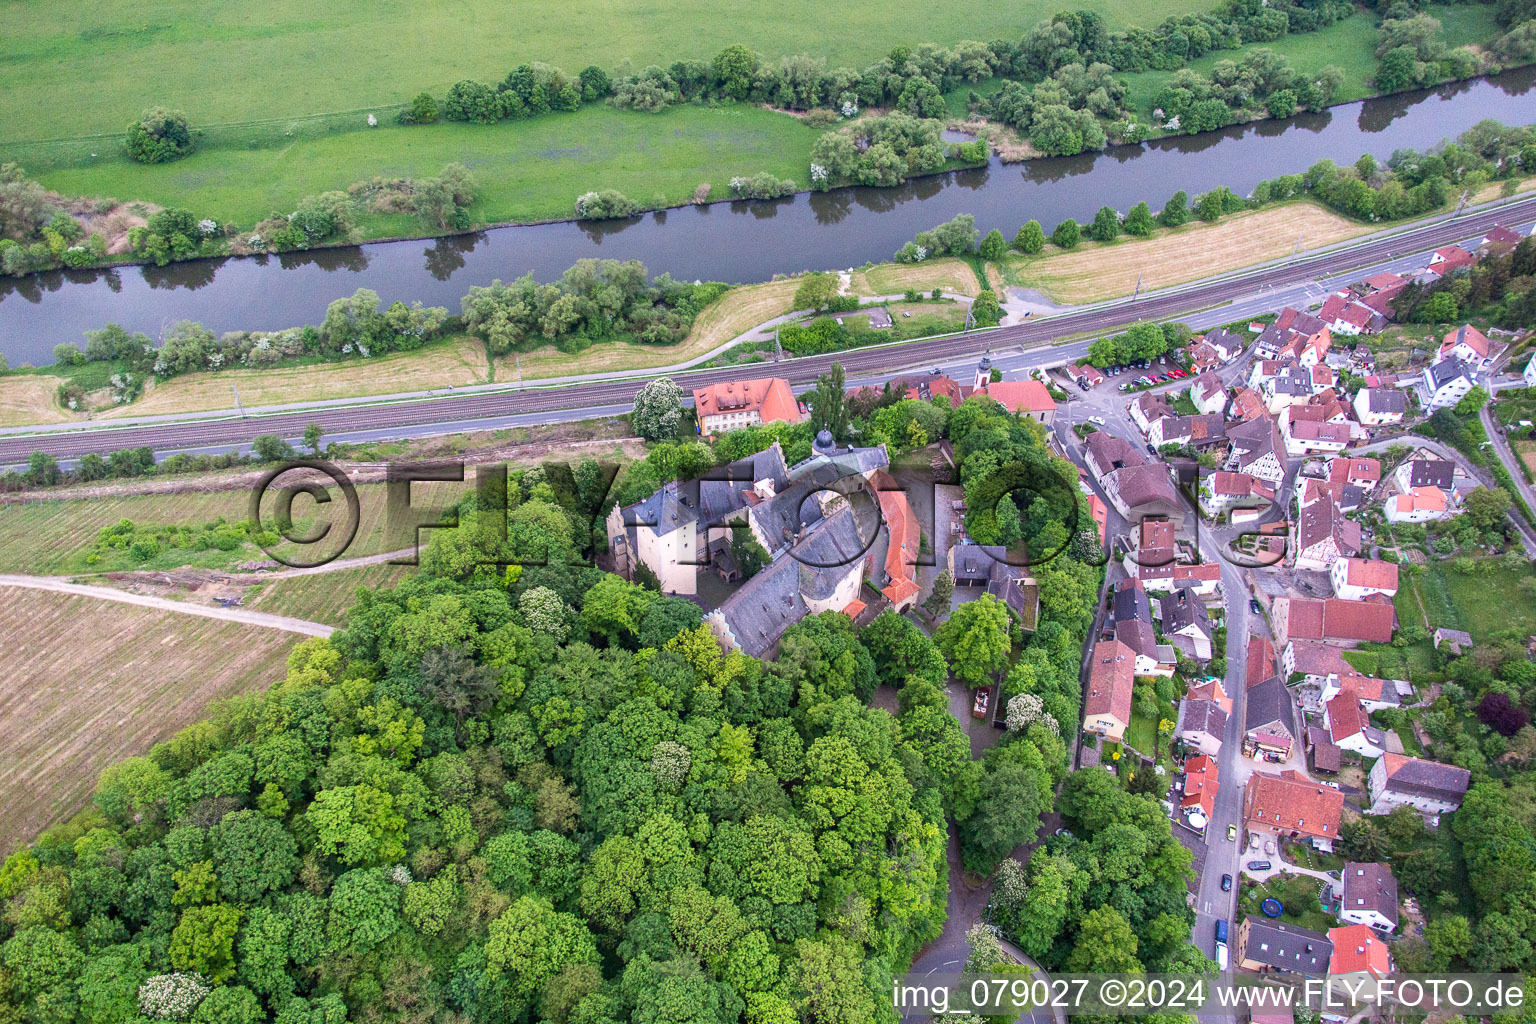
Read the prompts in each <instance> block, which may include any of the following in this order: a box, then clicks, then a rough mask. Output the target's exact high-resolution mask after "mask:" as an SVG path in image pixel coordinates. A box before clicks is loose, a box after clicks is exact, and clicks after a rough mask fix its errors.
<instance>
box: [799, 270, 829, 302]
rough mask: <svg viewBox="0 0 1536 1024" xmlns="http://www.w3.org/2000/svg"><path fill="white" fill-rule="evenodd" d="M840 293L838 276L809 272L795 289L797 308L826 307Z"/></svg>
mask: <svg viewBox="0 0 1536 1024" xmlns="http://www.w3.org/2000/svg"><path fill="white" fill-rule="evenodd" d="M837 293H838V287H837V278H836V277H834V276H833V275H831V274H828V273H816V274H807V275H805V277H803V278H801V279H800V286H799V287H798V288H796V289H795V308H796V309H809V310H813V311H814V310H822V309H826V308H827V305H828V303H830V302H831V301H832V300H833V299H834V298H835V297H836V296H837Z"/></svg>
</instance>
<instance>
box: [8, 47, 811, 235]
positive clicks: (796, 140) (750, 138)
mask: <svg viewBox="0 0 1536 1024" xmlns="http://www.w3.org/2000/svg"><path fill="white" fill-rule="evenodd" d="M0 67H9V68H14V64H12V65H0ZM3 78H4V76H3V74H0V81H3ZM0 120H3V117H0ZM818 134H819V132H818V131H817V130H816V129H813V128H808V127H806V126H805V125H803V124H802V123H800V121H798V120H796V119H795V118H792V117H788V116H785V115H783V114H779V113H775V112H773V111H770V110H764V109H762V108H759V107H753V106H748V105H745V104H742V105H730V106H724V107H714V108H711V107H701V106H677V107H671V108H668V109H667V110H665V111H663V112H662V113H659V114H644V113H637V112H634V111H624V110H616V109H614V108H612V107H607V106H587V107H583V108H582V109H581V110H579V111H577V112H575V113H571V114H561V115H558V116H554V115H551V116H548V117H542V118H534V119H532V120H528V121H504V122H501V123H498V124H495V125H467V124H448V123H440V124H434V125H420V126H415V127H402V126H399V125H395V124H381V125H380V126H379V127H378V128H376V129H373V130H371V131H358V132H349V133H346V134H341V135H330V136H325V137H321V138H301V139H296V140H295V141H293V142H291V143H289V144H288V145H284V146H280V147H277V146H274V147H264V148H256V149H248V148H236V147H229V148H207V149H204V150H201V151H199V152H196V153H193V154H192V155H191V156H189V157H187V158H186V159H184V160H179V161H177V162H176V163H174V164H160V165H153V166H151V165H145V164H136V163H133V162H131V161H129V160H128V159H127V158H126V157H122V156H119V155H117V154H116V153H115V151H114V152H112V153H111V154H110V155H109V153H108V151H107V150H108V148H109V147H110V146H111V145H112V144H111V143H107V142H103V143H102V147H103V148H102V151H101V158H100V159H99V160H95V161H89V165H88V166H72V167H59V168H56V169H52V170H47V169H40V170H39V171H38V173H37V177H38V178H39V180H41V181H42V182H43V184H44V185H46V186H48V187H49V188H51V189H55V190H57V191H59V192H61V193H63V194H65V195H83V196H92V197H114V198H119V199H123V200H130V199H132V200H147V201H149V202H154V203H159V204H161V205H172V204H174V205H176V206H181V207H185V208H186V209H189V210H192V211H194V212H196V213H197V214H198V216H205V217H213V218H214V219H216V220H219V221H228V222H232V223H235V224H240V225H243V226H250V225H252V224H255V223H256V222H257V221H258V220H260V219H262V218H263V217H266V216H267V215H268V214H271V213H273V212H284V213H286V212H288V211H290V210H292V209H293V207H294V205H295V203H296V202H297V201H298V199H299V198H300V197H302V196H306V195H313V194H316V193H319V192H324V191H327V190H330V189H345V188H346V187H347V186H348V185H350V184H351V183H352V182H355V181H362V180H365V179H369V178H372V177H374V176H375V175H383V176H386V177H390V176H406V177H409V176H424V175H435V174H437V173H438V172H439V171H441V170H442V168H443V166H444V165H445V164H448V163H452V162H454V161H457V162H459V163H462V164H464V165H465V166H466V167H468V168H469V169H470V171H471V172H472V173H473V174H474V175H475V178H476V180H477V182H478V183H479V186H480V198H479V199H478V200H477V201H476V202H475V204H474V206H472V207H471V208H470V211H469V212H470V217H471V219H472V220H473V221H475V222H476V223H484V224H498V223H503V222H508V221H517V222H528V221H539V220H554V219H559V218H568V217H570V216H571V214H572V204H573V203H574V202H575V200H576V197H577V196H578V195H580V194H581V193H583V192H586V191H588V190H590V189H603V188H616V189H618V190H619V191H621V192H623V193H625V194H626V195H628V196H629V197H630V198H631V199H634V200H635V201H636V202H640V203H645V204H647V205H654V206H675V205H679V204H681V203H684V202H687V201H688V200H689V198H690V197H691V196H692V195H693V192H694V189H695V188H697V187H698V186H699V184H700V183H701V182H709V183H711V185H712V187H713V191H712V195H713V196H714V197H715V198H717V199H719V198H724V197H726V196H727V195H728V193H727V184H728V183H729V181H730V179H731V178H732V177H733V176H735V175H740V174H746V175H750V174H753V173H756V172H757V171H771V172H773V173H774V174H775V175H777V176H778V177H780V178H791V179H793V180H795V181H796V182H798V183H799V185H800V186H801V187H802V188H804V187H806V186H807V185H808V181H809V179H808V175H809V173H810V153H811V146H812V144H813V143H814V142H815V141H816V137H817V135H818ZM0 152H3V144H0ZM359 226H360V228H361V230H362V233H363V235H364V236H365V237H367V238H379V237H389V236H393V235H400V234H427V233H429V232H428V231H426V230H424V229H425V227H426V226H425V225H424V224H422V223H421V222H419V221H417V220H416V219H415V218H413V217H401V216H399V215H380V214H365V215H363V216H362V217H361V218H360V222H359Z"/></svg>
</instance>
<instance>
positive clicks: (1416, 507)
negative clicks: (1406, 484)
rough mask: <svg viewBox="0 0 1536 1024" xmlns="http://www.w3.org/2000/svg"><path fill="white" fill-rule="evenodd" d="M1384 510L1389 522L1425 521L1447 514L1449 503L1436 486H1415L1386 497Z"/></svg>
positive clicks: (1442, 517) (1448, 512) (1440, 517)
mask: <svg viewBox="0 0 1536 1024" xmlns="http://www.w3.org/2000/svg"><path fill="white" fill-rule="evenodd" d="M1384 511H1385V512H1386V515H1387V522H1389V523H1427V522H1430V521H1431V520H1435V519H1444V518H1446V517H1447V516H1449V515H1450V514H1451V513H1450V504H1449V503H1448V502H1447V501H1446V500H1445V492H1444V491H1442V490H1441V489H1440V488H1438V487H1415V488H1412V489H1411V490H1408V491H1405V492H1404V493H1402V494H1394V495H1392V497H1390V498H1388V499H1387V501H1386V505H1385V508H1384Z"/></svg>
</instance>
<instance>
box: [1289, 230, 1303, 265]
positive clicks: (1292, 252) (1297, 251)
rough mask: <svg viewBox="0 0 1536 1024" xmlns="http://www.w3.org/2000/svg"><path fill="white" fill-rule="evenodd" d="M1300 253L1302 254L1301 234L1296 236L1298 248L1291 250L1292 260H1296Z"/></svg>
mask: <svg viewBox="0 0 1536 1024" xmlns="http://www.w3.org/2000/svg"><path fill="white" fill-rule="evenodd" d="M1299 252H1301V235H1300V234H1298V235H1297V236H1296V248H1294V249H1292V250H1291V259H1295V258H1296V254H1297V253H1299Z"/></svg>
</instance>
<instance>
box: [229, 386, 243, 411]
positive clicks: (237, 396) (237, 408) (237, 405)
mask: <svg viewBox="0 0 1536 1024" xmlns="http://www.w3.org/2000/svg"><path fill="white" fill-rule="evenodd" d="M229 389H230V390H231V391H233V392H234V393H235V412H238V413H239V414H240V418H241V419H245V409H244V407H242V406H241V405H240V389H239V388H238V387H236V386H235V382H234V381H230V382H229Z"/></svg>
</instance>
